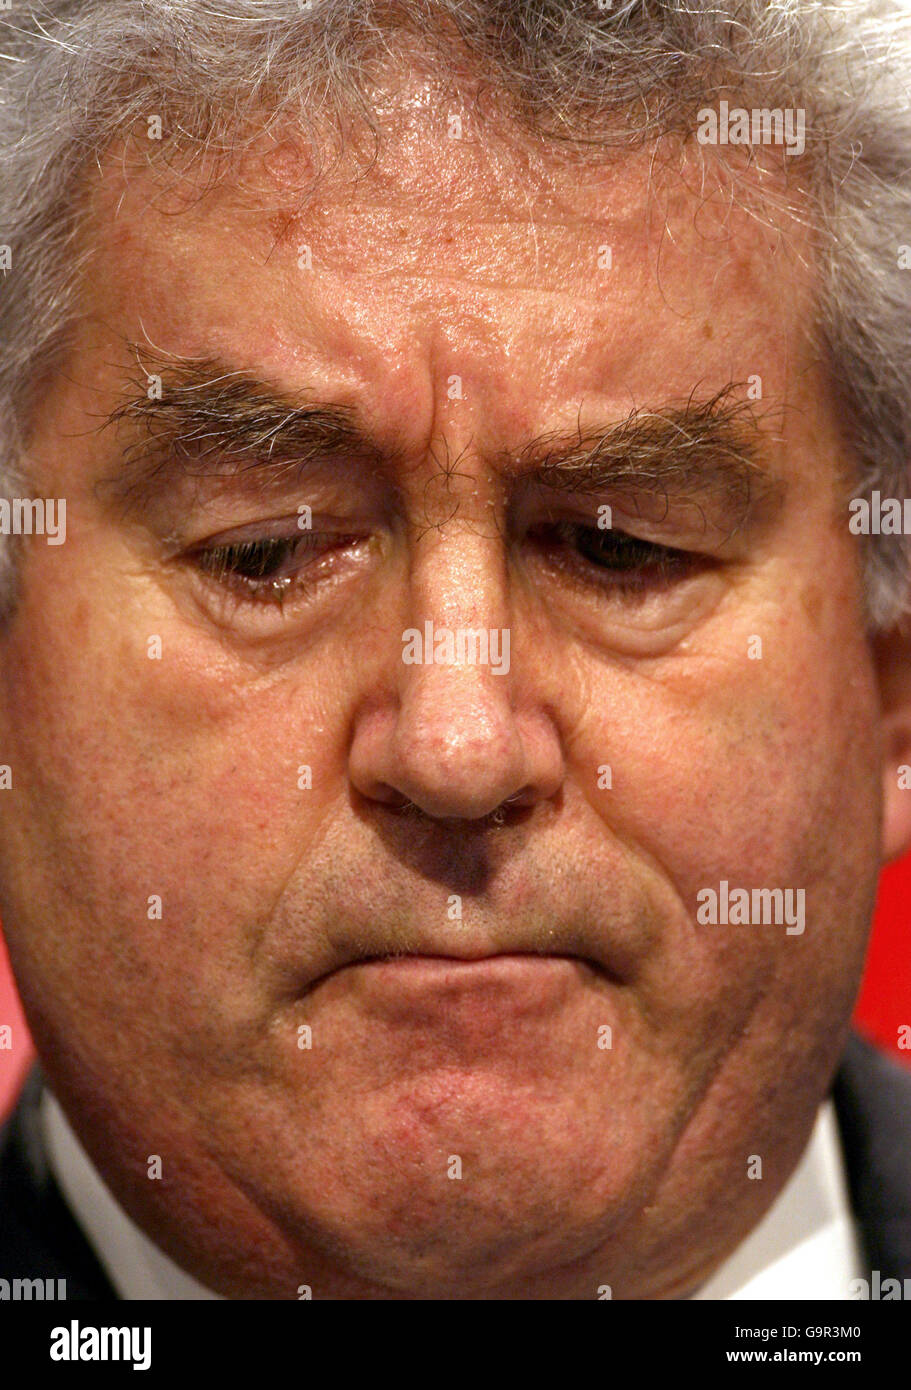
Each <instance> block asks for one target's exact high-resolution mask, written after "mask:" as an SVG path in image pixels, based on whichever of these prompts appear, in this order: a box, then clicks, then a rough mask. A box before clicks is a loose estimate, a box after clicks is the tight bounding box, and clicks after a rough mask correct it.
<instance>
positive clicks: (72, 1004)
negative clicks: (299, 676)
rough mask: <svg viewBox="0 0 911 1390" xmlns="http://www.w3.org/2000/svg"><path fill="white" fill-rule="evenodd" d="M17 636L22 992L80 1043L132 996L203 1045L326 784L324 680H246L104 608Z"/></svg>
mask: <svg viewBox="0 0 911 1390" xmlns="http://www.w3.org/2000/svg"><path fill="white" fill-rule="evenodd" d="M17 633H18V636H15V637H14V638H13V639H12V641H11V643H10V644H9V648H8V650H9V657H8V661H5V662H4V669H15V672H16V676H15V681H12V680H10V681H8V682H7V681H5V680H3V678H2V677H0V680H2V683H3V686H4V687H5V688H4V689H3V710H4V714H3V719H4V721H5V722H6V724H7V729H6V730H4V731H3V732H4V735H5V737H4V743H5V745H6V746H8V747H10V748H12V749H13V750H14V756H13V757H12V758H11V761H12V763H13V765H14V777H15V785H16V787H17V790H18V791H19V795H18V798H17V799H16V800H15V801H12V800H10V801H8V802H7V803H6V804H5V805H4V807H3V810H4V812H5V816H4V823H3V832H4V833H3V836H2V845H0V883H2V892H3V903H2V907H3V915H4V921H5V926H6V928H7V933H8V935H9V938H10V947H11V952H12V955H13V958H14V965H15V966H16V968H17V970H18V971H19V973H20V976H21V978H22V981H23V987H24V992H28V989H29V983H30V981H32V980H33V981H34V982H35V988H34V990H33V991H32V992H33V994H34V996H35V998H36V999H37V998H39V997H46V998H50V997H56V998H57V999H58V1000H63V1001H65V1002H61V1003H60V1005H59V1010H58V1008H57V1006H56V1005H55V1012H56V1013H57V1018H56V1020H55V1021H54V1026H55V1027H59V1028H61V1029H64V1028H66V1027H67V1026H68V1025H76V1023H77V1015H78V1026H79V1027H84V1028H86V1029H90V1030H91V1032H92V1035H93V1036H94V1035H97V1031H98V1030H99V1029H101V1030H107V1029H108V1027H109V1025H110V1028H111V1029H112V1030H113V1031H116V1025H117V1022H118V1020H120V1018H121V1016H122V1015H123V1014H124V1013H125V1012H128V1011H129V1010H130V1009H131V1008H132V1007H133V1006H134V1005H135V1004H136V1002H137V1001H138V1000H142V999H145V1000H146V1001H148V1012H149V1015H150V1016H152V1015H153V1014H157V1015H159V1016H160V1017H161V1018H162V1019H165V1018H169V1019H175V1020H176V1019H178V1018H179V1019H181V1021H182V1026H185V1027H186V1028H187V1030H191V1029H196V1028H198V1029H200V1030H202V1031H203V1032H204V1033H205V1034H206V1036H207V1037H208V1036H209V1035H210V1034H211V1033H212V1032H213V1031H217V1030H218V1029H219V1028H222V1029H224V1028H229V1027H230V1026H231V1025H232V1023H238V1022H239V1021H240V1020H242V1019H244V1018H249V1016H250V1014H251V1012H255V1010H256V1009H257V1007H258V1005H257V1000H258V990H259V982H258V978H257V975H256V972H255V970H251V958H252V956H253V953H254V951H255V948H256V944H257V941H258V937H259V933H260V931H261V928H262V923H263V921H264V919H266V918H268V915H269V914H270V913H271V912H272V911H273V910H274V906H275V903H276V901H277V900H278V898H279V896H280V894H281V892H282V890H283V888H284V886H285V884H286V882H287V880H288V877H289V875H290V874H291V872H292V871H293V870H294V868H295V866H296V865H297V864H298V862H299V861H300V859H301V857H302V856H305V855H306V853H307V845H308V843H309V842H310V840H311V839H312V838H313V837H314V836H316V835H317V833H318V831H319V827H320V825H321V824H322V823H323V822H324V820H325V817H326V814H327V798H328V794H329V789H331V787H332V786H333V781H334V780H335V781H337V776H336V778H335V779H333V775H332V772H333V771H335V772H336V773H337V767H336V766H335V760H336V759H337V757H338V755H339V747H338V744H337V740H336V738H335V733H336V731H339V732H341V730H342V729H343V721H342V720H341V719H340V718H339V719H337V720H336V723H335V724H330V723H329V722H328V721H327V719H326V718H325V715H324V713H323V708H324V706H325V704H326V695H325V683H324V682H323V681H321V682H320V688H319V689H318V688H316V686H315V684H314V683H312V682H311V683H309V684H307V683H305V682H303V681H302V682H300V683H299V684H297V685H296V686H295V687H294V688H289V686H288V683H287V682H285V683H273V684H272V685H271V686H270V685H269V684H268V683H266V682H261V681H260V682H257V681H254V680H253V679H251V678H250V677H249V674H248V675H247V679H246V681H244V676H243V672H241V671H239V670H238V669H237V665H236V663H235V664H234V666H233V667H232V666H231V665H230V663H229V662H228V661H227V660H223V661H222V663H221V669H219V660H218V658H217V656H216V655H215V654H214V653H210V656H211V659H210V660H208V661H201V660H200V658H199V656H198V655H197V653H198V650H199V648H198V644H194V639H193V637H192V635H190V636H189V637H188V636H187V634H186V633H184V632H181V631H178V630H176V629H175V626H174V623H173V620H172V621H171V623H170V625H169V624H168V623H167V622H164V621H161V620H160V619H156V617H155V616H154V615H151V616H146V615H142V616H141V617H140V616H137V615H135V614H128V615H125V616H124V617H123V618H121V619H120V620H118V621H116V622H112V621H111V620H110V617H109V616H108V615H107V613H106V611H105V608H104V605H103V604H102V603H92V604H91V605H90V604H89V603H87V602H83V603H78V602H76V601H73V602H72V603H71V605H70V606H69V608H67V605H65V604H64V605H63V606H62V609H57V610H55V615H54V616H53V617H49V616H42V614H41V613H39V612H38V611H37V606H36V607H35V610H34V611H27V612H24V613H23V614H22V621H21V623H20V624H19V625H18V628H17ZM150 634H160V635H161V636H162V639H163V645H162V651H163V655H162V659H161V660H150V659H149V657H148V654H147V636H148V635H150ZM191 653H192V655H191ZM303 765H307V766H309V768H310V777H309V780H310V781H311V783H312V785H311V786H310V787H307V785H306V783H307V780H308V778H307V776H306V774H301V772H300V769H301V767H302V766H303ZM300 782H303V785H299V783H300ZM50 981H56V982H57V983H56V984H55V985H54V986H53V987H49V982H50ZM42 982H43V984H42ZM152 1001H158V1002H152ZM68 1011H70V1017H69V1018H67V1013H68ZM162 1026H169V1025H166V1024H163V1025H162ZM174 1026H176V1024H175V1025H174ZM111 1045H112V1046H114V1047H117V1046H121V1045H122V1046H125V1045H126V1044H125V1043H123V1042H121V1043H120V1044H117V1043H115V1042H114V1041H113V1040H112V1042H111Z"/></svg>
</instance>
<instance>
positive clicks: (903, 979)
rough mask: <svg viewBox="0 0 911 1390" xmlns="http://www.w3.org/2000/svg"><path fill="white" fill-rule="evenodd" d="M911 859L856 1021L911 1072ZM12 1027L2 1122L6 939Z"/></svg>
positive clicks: (19, 1049) (14, 1007)
mask: <svg viewBox="0 0 911 1390" xmlns="http://www.w3.org/2000/svg"><path fill="white" fill-rule="evenodd" d="M909 904H911V855H908V856H906V857H905V858H904V859H902V860H900V861H899V862H898V863H896V864H893V865H891V866H890V867H889V868H888V869H886V870H884V872H883V875H882V878H881V880H880V888H879V902H878V906H877V911H876V921H875V923H874V927H873V937H872V940H871V943H870V952H869V955H868V957H867V968H866V971H865V974H864V981H863V987H862V989H861V992H860V998H859V999H858V1001H857V1009H856V1011H855V1015H854V1020H855V1023H856V1025H857V1027H858V1028H859V1029H860V1031H861V1032H863V1033H865V1034H866V1035H867V1037H868V1038H871V1039H872V1040H873V1041H874V1042H877V1043H879V1044H880V1045H881V1046H882V1047H883V1048H885V1050H886V1051H887V1052H890V1053H892V1055H893V1056H895V1057H896V1058H897V1059H898V1060H899V1061H900V1062H903V1063H904V1064H905V1066H908V1067H909V1068H911V1051H908V1050H904V1051H903V1050H900V1049H899V1046H898V1039H899V1029H900V1027H901V1026H902V1025H906V1026H907V1025H911V923H909V916H911V913H909ZM3 1024H9V1025H10V1026H11V1027H12V1042H13V1046H12V1049H11V1050H9V1051H6V1050H0V1118H2V1117H3V1115H4V1114H5V1113H6V1111H7V1110H8V1109H9V1107H10V1106H11V1105H12V1103H13V1100H14V1099H15V1096H16V1093H17V1091H18V1089H19V1086H20V1084H21V1082H22V1079H23V1077H24V1075H25V1072H26V1071H27V1069H28V1066H29V1063H30V1062H31V1060H32V1057H33V1055H34V1054H33V1051H32V1047H31V1043H30V1041H29V1037H28V1031H27V1029H26V1027H25V1020H24V1019H23V1017H22V1011H21V1009H20V1007H19V1001H18V999H17V997H16V991H15V987H14V986H13V982H12V977H11V975H10V973H9V965H8V962H7V959H6V952H5V949H4V947H3V940H2V937H0V1026H2V1025H3Z"/></svg>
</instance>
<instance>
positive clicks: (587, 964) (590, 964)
mask: <svg viewBox="0 0 911 1390" xmlns="http://www.w3.org/2000/svg"><path fill="white" fill-rule="evenodd" d="M547 971H550V972H561V973H563V974H569V975H572V974H575V975H578V974H579V973H580V972H583V973H586V974H589V973H590V974H595V975H600V976H601V977H603V978H606V979H607V978H612V977H611V976H610V973H609V972H608V971H606V970H605V969H604V967H603V965H601V964H599V963H598V962H597V961H594V960H591V959H589V958H588V957H585V956H579V955H575V954H572V953H569V952H566V953H561V952H556V951H554V952H543V951H494V952H492V951H490V950H487V951H477V952H473V953H471V954H468V953H466V954H464V955H454V954H451V953H447V954H443V953H442V952H436V951H432V952H431V951H407V952H405V951H390V952H387V953H384V954H375V955H367V956H360V957H358V958H357V959H355V960H349V961H346V962H344V963H343V964H342V965H338V966H336V967H335V969H334V970H330V971H327V973H326V974H324V975H322V976H321V977H320V979H319V980H315V981H314V982H313V985H312V986H311V988H315V987H316V986H317V985H322V984H325V983H326V981H328V980H331V979H333V978H335V977H337V976H339V975H342V974H345V973H347V974H349V975H353V974H354V973H355V972H357V973H358V974H359V975H363V976H366V975H371V976H376V977H377V978H382V979H385V980H387V982H388V983H389V984H390V985H392V983H393V982H394V981H395V982H397V986H403V985H404V983H405V981H406V980H407V981H411V982H414V983H415V984H417V983H419V982H420V981H422V980H423V981H426V982H427V983H428V984H430V983H432V982H434V981H436V982H438V983H443V982H449V983H451V984H452V985H453V986H458V985H459V984H461V985H463V986H470V985H471V984H472V983H481V982H482V981H484V980H490V981H494V980H500V981H502V982H504V983H506V982H508V981H514V982H520V981H521V980H523V979H525V978H527V979H529V980H530V979H533V978H535V977H536V976H540V975H541V972H547Z"/></svg>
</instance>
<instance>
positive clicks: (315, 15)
mask: <svg viewBox="0 0 911 1390" xmlns="http://www.w3.org/2000/svg"><path fill="white" fill-rule="evenodd" d="M0 2H2V0H0ZM9 4H10V8H9V9H8V10H7V11H6V12H5V13H4V12H3V11H0V245H3V244H5V245H6V246H8V247H9V248H10V252H11V268H10V269H9V270H8V271H7V272H6V273H5V278H4V286H3V297H2V302H0V342H2V344H3V349H2V358H0V496H3V495H9V493H10V492H11V490H12V489H13V488H14V487H15V486H16V484H17V481H18V480H19V479H21V477H22V473H21V471H20V470H21V469H22V468H24V467H25V461H26V449H27V444H28V439H29V434H30V430H31V427H32V422H33V419H34V416H35V411H36V406H37V403H38V401H39V399H40V386H41V383H42V382H43V381H45V380H46V379H47V378H48V376H49V375H50V374H51V373H52V372H53V371H54V370H55V368H57V367H59V366H60V365H61V364H62V363H63V361H64V359H65V356H66V353H67V351H68V347H69V345H70V344H71V341H72V330H73V326H74V323H75V321H76V315H77V313H78V309H79V296H80V290H81V288H82V286H83V284H84V282H85V277H86V274H87V272H88V270H89V269H90V266H91V261H92V257H93V248H92V247H91V245H87V244H85V243H84V241H83V240H82V239H81V238H80V235H79V233H80V229H81V227H82V225H83V223H84V218H85V204H86V199H85V190H86V180H87V175H88V171H89V166H90V165H91V164H92V163H97V164H99V165H100V162H101V160H102V157H103V156H104V154H105V152H106V151H108V150H109V149H111V147H114V146H118V145H122V144H123V142H124V141H125V140H128V139H129V137H131V136H132V137H134V139H133V144H134V146H135V148H139V147H140V144H142V145H144V146H145V148H146V149H147V151H148V155H147V157H148V159H149V160H150V161H152V160H158V159H161V158H167V157H168V154H169V152H170V153H171V154H172V155H173V156H175V159H176V162H178V163H181V164H182V163H183V162H184V161H185V158H186V156H187V155H189V156H190V158H191V162H192V159H194V158H196V157H198V156H207V159H206V163H207V166H208V167H212V164H213V161H214V164H215V165H219V163H220V164H221V165H222V166H223V167H226V165H227V159H228V157H229V156H230V155H231V154H232V152H236V151H237V150H238V149H239V148H240V147H241V145H242V144H243V142H244V140H245V138H249V139H253V138H255V137H256V135H257V134H260V135H261V134H262V133H263V132H264V131H267V130H269V129H271V128H272V127H273V125H274V124H275V123H276V122H278V121H280V120H282V119H283V118H287V117H288V115H289V114H290V115H294V116H295V117H296V118H297V119H299V120H301V121H303V122H305V124H306V126H307V131H308V138H310V139H313V140H314V142H315V144H316V146H317V149H321V150H322V151H323V155H321V156H320V159H321V160H322V158H323V157H324V155H325V154H326V152H328V151H329V150H330V149H332V148H333V147H334V148H335V149H336V150H337V151H340V150H341V149H342V147H343V146H344V142H345V138H346V136H345V132H346V130H350V129H351V127H352V122H362V123H363V125H364V127H365V128H366V129H367V130H369V131H371V132H372V133H373V136H374V137H376V130H375V125H374V123H373V121H372V120H371V106H370V95H369V93H370V90H371V80H372V78H373V77H375V74H376V71H377V66H378V64H381V63H382V62H383V59H384V57H386V56H388V55H389V54H391V53H394V51H395V47H396V44H397V42H398V41H399V40H400V39H401V38H402V37H403V36H408V38H409V40H410V41H417V42H418V43H419V44H421V45H422V46H423V48H424V49H425V50H426V51H428V52H429V53H430V54H431V55H435V56H436V57H438V58H439V59H440V60H441V61H440V63H439V64H437V65H436V69H435V70H436V71H438V72H450V73H454V72H455V71H456V68H457V67H458V70H459V72H460V73H464V72H465V70H466V58H467V69H468V71H469V80H470V81H471V82H473V84H474V89H475V94H476V96H477V100H478V105H479V107H480V105H481V104H482V103H481V95H483V93H484V92H486V93H487V94H488V95H489V94H490V93H496V94H497V102H498V103H501V104H503V103H505V104H506V106H507V107H508V111H509V116H510V118H511V121H512V123H513V125H514V126H515V127H516V129H521V130H524V131H525V132H526V133H528V134H534V135H535V136H537V138H539V139H543V140H546V141H548V142H550V144H551V146H552V147H553V148H554V149H562V150H565V151H576V152H579V153H581V154H582V156H583V157H598V156H599V154H600V155H601V156H602V157H603V152H604V150H605V148H606V147H607V146H609V145H613V146H619V145H630V146H631V145H634V144H637V143H640V144H641V143H642V142H645V141H648V140H657V139H658V138H659V137H660V136H663V135H671V134H675V133H676V134H678V135H681V136H683V137H685V138H689V137H691V136H692V135H693V133H694V131H695V124H696V111H697V109H698V108H700V107H702V106H704V105H705V104H706V103H707V102H708V101H709V100H711V99H712V97H713V96H719V95H721V94H722V93H723V94H724V95H725V96H727V95H731V94H733V95H734V96H736V97H737V99H738V100H739V101H741V102H742V104H743V106H745V107H746V108H748V109H749V108H752V107H754V106H760V107H763V108H769V107H772V108H782V109H785V108H787V109H793V110H802V111H805V112H806V113H807V131H806V152H805V154H803V155H801V158H800V161H799V163H800V165H801V168H802V170H805V171H806V178H807V187H808V188H809V190H810V192H811V207H812V209H813V213H812V216H813V223H814V232H815V233H816V236H817V241H818V247H819V254H820V267H821V275H820V284H819V287H818V291H817V298H816V321H815V323H814V324H813V326H812V333H813V337H814V340H815V341H816V342H817V343H818V344H819V345H820V348H821V351H822V353H823V354H824V360H825V361H826V364H827V366H828V370H829V377H830V381H831V384H832V390H833V393H834V399H835V405H836V410H837V414H838V421H839V426H840V429H841V432H842V436H843V438H844V440H845V442H846V445H847V447H848V450H849V454H850V457H851V458H852V459H853V460H855V461H856V464H857V474H856V487H857V490H858V494H859V495H862V496H868V497H869V496H870V494H871V493H872V492H873V490H874V489H879V490H880V492H881V493H882V494H883V495H886V496H891V497H897V498H901V499H904V498H905V497H906V496H907V495H908V492H909V487H908V463H909V459H911V378H909V374H908V371H907V368H906V358H905V354H906V351H907V347H908V343H909V341H911V315H909V312H908V310H909V287H911V268H909V269H907V270H906V269H904V268H903V250H904V251H907V250H908V248H907V246H906V245H904V244H905V243H908V242H911V100H909V95H911V94H909V90H908V82H907V75H908V73H909V72H911V14H909V12H908V11H907V10H906V9H905V8H904V7H902V6H900V5H899V3H898V0H895V3H894V4H893V5H892V6H889V5H887V4H884V3H882V0H879V3H877V0H841V3H834V4H826V3H821V0H771V2H766V0H729V3H724V0H718V3H714V4H713V3H711V0H709V3H700V0H613V2H612V0H527V3H521V2H520V0H407V3H404V2H403V0H217V3H216V0H35V3H32V4H31V5H30V6H29V7H28V8H26V5H25V3H24V0H9ZM454 59H458V60H459V61H458V63H456V62H454V61H453V60H454ZM453 80H454V79H453ZM156 114H157V115H160V116H161V117H162V125H163V130H162V139H161V140H160V141H147V140H145V139H143V140H142V141H141V142H140V139H138V138H135V137H136V134H137V132H140V133H141V134H143V135H144V134H145V133H147V123H148V120H149V117H150V116H153V115H156ZM719 153H720V152H719ZM908 255H909V257H911V251H909V252H908ZM3 461H6V466H5V467H4V462H3ZM2 543H3V538H0V545H2ZM909 546H911V540H909V538H908V537H904V536H876V537H873V538H871V540H870V542H869V545H868V548H867V550H866V552H865V556H864V561H865V579H866V596H867V612H868V617H869V620H870V622H871V624H872V625H873V626H876V627H884V626H886V625H888V624H890V623H892V622H895V621H897V620H898V618H899V617H900V616H901V615H902V613H903V612H904V611H905V610H906V608H908V607H909V573H911V570H909ZM13 580H14V573H13V565H12V561H11V556H10V548H9V544H8V543H7V544H6V545H5V546H4V547H3V548H2V549H0V589H3V590H4V592H6V593H7V595H9V596H11V595H12V590H13V587H14V584H13ZM10 601H11V597H10Z"/></svg>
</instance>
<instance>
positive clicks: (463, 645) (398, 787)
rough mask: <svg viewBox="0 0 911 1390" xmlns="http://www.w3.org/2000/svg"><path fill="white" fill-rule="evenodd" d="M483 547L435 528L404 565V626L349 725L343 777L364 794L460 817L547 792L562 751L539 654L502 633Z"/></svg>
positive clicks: (499, 586)
mask: <svg viewBox="0 0 911 1390" xmlns="http://www.w3.org/2000/svg"><path fill="white" fill-rule="evenodd" d="M495 544H496V543H494V542H492V541H486V542H484V541H480V540H478V539H477V538H474V539H469V538H465V537H460V538H455V537H447V538H444V537H443V536H441V535H437V536H435V537H434V540H433V543H432V545H431V546H429V547H428V548H427V551H426V553H425V554H424V555H423V556H422V559H421V563H420V565H419V566H416V567H415V571H414V573H413V577H412V583H411V588H410V605H409V606H410V612H409V619H410V621H411V622H412V623H413V626H412V627H410V628H406V629H403V630H401V631H399V632H396V633H395V634H394V638H393V639H392V640H390V643H389V649H388V655H387V656H386V657H385V659H386V660H387V661H388V662H390V663H392V666H391V668H387V673H386V674H387V676H388V680H387V682H385V683H384V689H385V690H387V691H388V692H389V693H388V697H383V698H380V699H377V700H374V701H373V702H372V705H371V707H370V708H369V709H365V710H363V711H362V712H361V715H360V717H359V718H358V720H357V722H356V726H355V732H354V737H353V740H352V746H351V752H350V761H349V774H350V777H351V780H352V782H353V784H354V785H355V787H356V788H357V789H358V790H359V791H360V792H361V793H362V794H363V795H364V796H366V797H369V798H371V799H373V800H376V801H380V802H384V803H386V804H389V805H398V806H400V805H401V804H402V803H403V801H404V802H411V803H412V804H413V805H414V806H416V807H418V808H419V809H420V810H421V811H423V812H424V813H425V815H427V816H430V817H433V818H435V819H441V820H442V819H462V820H466V821H470V820H480V819H482V818H484V817H485V816H488V815H490V814H491V813H492V812H494V811H496V810H498V809H499V808H501V807H502V806H503V805H504V803H506V802H509V803H510V804H512V805H516V806H524V807H529V806H532V805H534V804H535V803H536V802H538V801H542V800H546V799H548V798H550V797H552V796H553V795H554V794H555V793H556V791H557V790H558V789H559V787H560V785H561V782H562V778H563V754H562V749H561V743H560V738H559V734H558V731H557V729H556V727H555V724H554V722H553V720H552V719H551V716H550V713H549V711H548V709H547V706H546V701H545V700H544V699H543V698H542V687H540V686H538V684H537V682H536V672H537V670H538V668H539V667H540V664H541V663H540V661H536V659H535V654H534V653H533V652H529V651H523V650H522V647H521V644H519V645H518V646H517V645H516V643H514V642H513V640H512V639H513V629H512V627H511V626H510V623H509V614H508V608H507V601H506V594H505V579H503V577H502V574H501V571H502V555H499V556H497V555H495V554H492V553H491V547H493V546H494V545H495ZM472 549H473V552H474V553H473V555H472V556H471V557H469V555H468V554H467V553H466V552H467V551H470V550H472Z"/></svg>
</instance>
